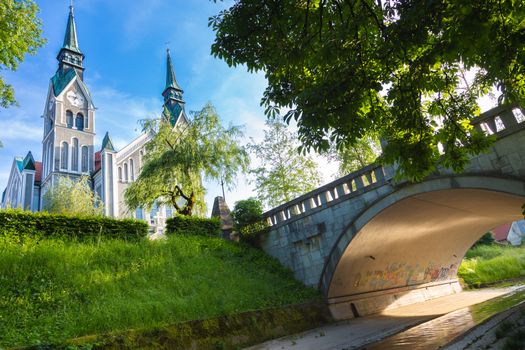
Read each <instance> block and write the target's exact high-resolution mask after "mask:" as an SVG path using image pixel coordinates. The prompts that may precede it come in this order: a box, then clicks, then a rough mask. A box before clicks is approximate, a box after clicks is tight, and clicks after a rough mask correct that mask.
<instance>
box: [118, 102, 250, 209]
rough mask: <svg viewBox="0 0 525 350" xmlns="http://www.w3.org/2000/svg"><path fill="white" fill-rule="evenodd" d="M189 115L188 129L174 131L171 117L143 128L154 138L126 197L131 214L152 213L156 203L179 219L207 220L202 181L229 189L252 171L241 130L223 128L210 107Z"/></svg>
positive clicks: (236, 127)
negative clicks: (197, 217)
mask: <svg viewBox="0 0 525 350" xmlns="http://www.w3.org/2000/svg"><path fill="white" fill-rule="evenodd" d="M191 114H192V116H193V118H192V119H191V120H190V121H189V123H188V124H187V125H185V124H180V126H178V127H176V128H173V127H172V126H171V124H170V123H169V122H168V120H169V118H167V116H164V117H163V118H162V119H161V120H148V121H146V122H145V124H144V130H145V131H146V132H149V133H150V134H151V135H152V138H151V140H150V141H149V142H148V143H147V145H146V155H145V156H144V165H143V167H142V169H141V172H140V175H139V177H138V179H137V180H136V181H135V182H133V183H132V184H131V185H130V186H129V187H128V189H127V190H126V193H125V195H124V197H125V201H126V204H127V205H128V207H129V208H131V209H134V208H137V207H145V208H151V206H152V205H153V203H154V202H155V201H157V203H160V204H169V205H172V206H173V207H174V208H175V210H176V211H177V213H179V214H181V215H189V216H191V215H192V214H194V213H201V214H205V213H206V205H205V203H204V192H205V189H204V187H203V185H202V177H204V178H205V179H208V180H221V179H222V180H223V181H224V183H225V184H226V185H227V187H228V188H229V189H231V188H232V187H233V185H234V180H235V176H236V174H237V172H239V171H243V172H244V171H246V170H247V169H248V164H249V157H248V153H247V152H246V150H245V149H244V147H242V146H240V145H239V143H238V139H239V138H240V137H242V131H241V128H240V127H238V126H233V125H229V126H228V127H227V128H225V127H223V126H222V124H221V121H220V118H219V115H218V114H217V112H216V110H215V108H214V107H213V105H212V104H211V103H208V104H206V106H204V108H203V109H202V110H200V111H198V112H192V113H191Z"/></svg>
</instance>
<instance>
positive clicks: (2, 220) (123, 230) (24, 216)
mask: <svg viewBox="0 0 525 350" xmlns="http://www.w3.org/2000/svg"><path fill="white" fill-rule="evenodd" d="M147 234H148V224H147V223H146V222H144V221H139V220H133V219H120V220H118V219H113V218H108V217H103V216H73V215H62V214H50V213H45V212H44V213H31V212H29V211H22V210H17V209H7V210H0V236H3V237H5V238H7V239H8V240H10V241H13V242H16V243H23V242H24V241H25V240H26V239H28V238H36V239H41V238H60V239H64V238H74V239H79V240H93V239H99V238H119V239H125V240H140V239H142V238H143V237H145V236H146V235H147Z"/></svg>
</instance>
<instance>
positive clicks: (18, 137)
mask: <svg viewBox="0 0 525 350" xmlns="http://www.w3.org/2000/svg"><path fill="white" fill-rule="evenodd" d="M38 121H39V123H35V122H27V121H22V120H16V119H14V120H13V119H0V140H2V142H3V143H4V144H5V145H7V144H9V143H10V141H35V140H39V141H40V140H41V139H42V133H43V131H42V125H43V123H42V122H41V120H40V119H38ZM18 143H19V142H17V144H18Z"/></svg>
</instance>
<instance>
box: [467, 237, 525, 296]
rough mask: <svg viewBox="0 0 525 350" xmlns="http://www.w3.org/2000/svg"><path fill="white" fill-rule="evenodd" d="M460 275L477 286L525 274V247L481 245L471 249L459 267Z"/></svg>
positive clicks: (473, 285) (470, 283)
mask: <svg viewBox="0 0 525 350" xmlns="http://www.w3.org/2000/svg"><path fill="white" fill-rule="evenodd" d="M458 276H459V277H460V278H462V279H463V281H464V282H465V284H467V285H468V286H470V287H476V286H479V285H481V284H486V283H493V282H497V281H501V280H506V279H513V278H519V277H523V276H525V248H522V247H511V246H501V245H498V244H492V245H479V246H476V247H474V248H472V249H470V250H469V251H468V252H467V254H466V255H465V259H464V260H463V262H462V263H461V266H460V267H459V271H458Z"/></svg>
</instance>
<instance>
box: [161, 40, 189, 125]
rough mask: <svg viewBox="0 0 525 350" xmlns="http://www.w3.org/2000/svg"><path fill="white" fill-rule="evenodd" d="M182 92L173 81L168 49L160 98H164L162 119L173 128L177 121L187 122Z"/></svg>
mask: <svg viewBox="0 0 525 350" xmlns="http://www.w3.org/2000/svg"><path fill="white" fill-rule="evenodd" d="M183 93H184V91H183V90H182V89H181V88H180V86H179V84H178V83H177V79H175V70H174V69H173V62H172V61H171V53H170V50H169V49H168V61H167V64H166V86H165V87H164V92H163V93H162V96H163V97H164V111H163V112H162V115H163V117H164V118H165V120H166V121H169V122H170V123H171V126H173V127H175V125H177V124H178V123H179V119H183V122H187V120H188V119H187V118H186V112H185V111H184V104H185V102H184V99H183V98H182V94H183Z"/></svg>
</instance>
